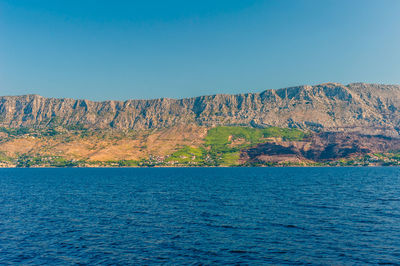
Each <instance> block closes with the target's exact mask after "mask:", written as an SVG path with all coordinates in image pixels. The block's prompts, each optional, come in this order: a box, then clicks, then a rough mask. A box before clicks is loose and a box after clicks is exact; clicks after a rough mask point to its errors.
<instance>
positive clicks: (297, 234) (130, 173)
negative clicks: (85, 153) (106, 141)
mask: <svg viewBox="0 0 400 266" xmlns="http://www.w3.org/2000/svg"><path fill="white" fill-rule="evenodd" d="M0 264H1V265H8V264H9V265H43V264H49V265H72V264H85V265H86V264H89V265H154V264H155V265H159V264H165V265H223V264H236V265H263V264H274V265H284V264H286V265H303V264H312V265H360V264H400V168H395V167H386V168H385V167H365V168H363V167H348V168H330V167H323V168H318V167H312V168H302V167H293V168H114V169H113V168H59V169H52V168H49V169H43V168H42V169H0Z"/></svg>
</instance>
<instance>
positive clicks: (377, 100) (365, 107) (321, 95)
mask: <svg viewBox="0 0 400 266" xmlns="http://www.w3.org/2000/svg"><path fill="white" fill-rule="evenodd" d="M399 110H400V86H398V85H378V84H364V83H354V84H349V85H341V84H337V83H328V84H321V85H316V86H299V87H292V88H286V89H279V90H267V91H264V92H262V93H248V94H238V95H212V96H201V97H195V98H188V99H179V100H176V99H167V98H163V99H156V100H128V101H104V102H93V101H87V100H73V99H53V98H44V97H41V96H38V95H25V96H4V97H0V126H5V127H22V126H24V127H25V126H26V127H46V126H49V125H63V126H75V125H83V126H85V127H88V128H117V129H135V130H143V129H150V128H163V127H171V126H174V125H179V124H197V125H205V126H214V125H247V126H253V127H266V126H278V127H296V128H300V129H308V130H312V131H322V132H323V131H347V132H348V131H352V132H359V133H362V134H375V135H378V134H382V135H387V136H393V137H398V136H399V131H400V112H399Z"/></svg>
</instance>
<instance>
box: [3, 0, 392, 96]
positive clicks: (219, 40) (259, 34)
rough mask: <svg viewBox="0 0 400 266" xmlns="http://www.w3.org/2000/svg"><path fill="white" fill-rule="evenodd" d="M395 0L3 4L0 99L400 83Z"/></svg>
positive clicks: (6, 0) (9, 0)
mask: <svg viewBox="0 0 400 266" xmlns="http://www.w3.org/2000/svg"><path fill="white" fill-rule="evenodd" d="M399 14H400V1H398V0H380V1H378V0H270V1H257V0H246V1H244V0H238V1H236V0H201V1H200V0H199V1H189V0H182V1H177V0H168V1H165V0H146V1H144V0H143V1H135V0H131V1H118V0H108V1H104V0H65V1H62V0H18V1H15V0H0V95H21V94H39V95H42V96H45V97H57V98H60V97H68V98H79V99H82V98H85V99H90V100H99V101H100V100H111V99H115V100H125V99H150V98H161V97H169V98H183V97H192V96H199V95H208V94H217V93H229V94H232V93H246V92H261V91H263V90H266V89H278V88H283V87H290V86H297V85H303V84H310V85H314V84H319V83H325V82H340V83H343V84H348V83H352V82H368V83H384V84H399V83H400V15H399Z"/></svg>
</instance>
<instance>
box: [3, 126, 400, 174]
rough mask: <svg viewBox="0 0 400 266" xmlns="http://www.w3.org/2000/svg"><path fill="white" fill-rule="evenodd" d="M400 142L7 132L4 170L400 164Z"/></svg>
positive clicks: (244, 131)
mask: <svg viewBox="0 0 400 266" xmlns="http://www.w3.org/2000/svg"><path fill="white" fill-rule="evenodd" d="M399 151H400V139H397V138H392V137H387V136H379V135H361V134H357V133H340V132H331V133H315V132H312V131H302V130H299V129H290V128H278V127H267V128H250V127H238V126H217V127H205V126H198V125H194V124H192V125H186V126H183V125H179V126H175V127H169V128H164V129H152V130H144V131H134V130H125V131H122V130H95V129H83V128H78V129H76V128H75V129H66V128H63V127H54V128H45V129H34V128H18V129H10V128H1V133H0V165H1V166H7V167H65V166H69V167H74V166H79V167H87V166H91V167H96V166H104V167H107V166H114V167H115V166H287V165H294V166H307V165H310V166H313V165H398V164H399V161H400V153H399Z"/></svg>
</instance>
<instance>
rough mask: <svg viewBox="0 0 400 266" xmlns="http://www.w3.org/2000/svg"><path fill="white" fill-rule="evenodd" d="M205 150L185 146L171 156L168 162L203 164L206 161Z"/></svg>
mask: <svg viewBox="0 0 400 266" xmlns="http://www.w3.org/2000/svg"><path fill="white" fill-rule="evenodd" d="M203 156H204V149H202V148H196V147H190V146H185V147H183V148H182V149H180V150H178V151H176V152H174V153H173V154H171V155H170V156H169V157H168V158H167V159H166V162H171V163H177V164H201V163H203V161H204V157H203Z"/></svg>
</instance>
